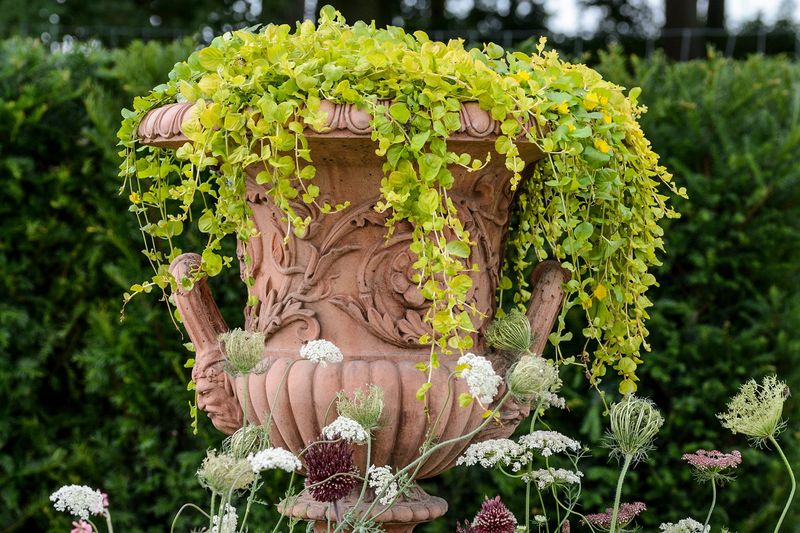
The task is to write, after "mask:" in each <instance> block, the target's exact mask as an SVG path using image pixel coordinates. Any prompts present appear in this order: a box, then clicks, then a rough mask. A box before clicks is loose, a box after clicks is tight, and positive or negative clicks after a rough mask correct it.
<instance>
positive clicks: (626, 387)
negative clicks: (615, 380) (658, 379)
mask: <svg viewBox="0 0 800 533" xmlns="http://www.w3.org/2000/svg"><path fill="white" fill-rule="evenodd" d="M636 388H637V387H636V383H634V382H633V380H630V379H624V380H622V382H620V384H619V393H620V394H623V395H624V394H633V393H634V392H636Z"/></svg>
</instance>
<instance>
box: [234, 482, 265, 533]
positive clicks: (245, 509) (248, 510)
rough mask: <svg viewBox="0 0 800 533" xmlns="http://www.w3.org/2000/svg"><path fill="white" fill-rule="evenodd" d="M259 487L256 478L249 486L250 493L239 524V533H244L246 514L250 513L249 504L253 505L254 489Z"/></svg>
mask: <svg viewBox="0 0 800 533" xmlns="http://www.w3.org/2000/svg"><path fill="white" fill-rule="evenodd" d="M259 487H261V485H259V484H258V479H256V480H255V481H253V485H252V486H251V487H250V495H249V496H248V497H247V505H246V506H245V508H244V517H243V518H242V523H241V524H240V525H239V533H244V525H245V524H246V523H247V515H248V514H250V506H251V505H253V500H255V498H256V490H258V488H259Z"/></svg>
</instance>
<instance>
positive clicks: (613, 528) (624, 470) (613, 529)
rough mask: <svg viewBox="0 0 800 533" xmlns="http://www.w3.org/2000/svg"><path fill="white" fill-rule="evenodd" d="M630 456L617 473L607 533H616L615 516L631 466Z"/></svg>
mask: <svg viewBox="0 0 800 533" xmlns="http://www.w3.org/2000/svg"><path fill="white" fill-rule="evenodd" d="M632 459H633V456H632V455H626V456H625V461H624V462H623V463H622V470H621V471H620V473H619V479H618V480H617V493H616V495H615V496H614V509H613V511H612V512H611V529H610V530H609V533H616V531H617V514H619V501H620V499H622V484H623V483H624V482H625V474H627V473H628V467H630V466H631V460H632Z"/></svg>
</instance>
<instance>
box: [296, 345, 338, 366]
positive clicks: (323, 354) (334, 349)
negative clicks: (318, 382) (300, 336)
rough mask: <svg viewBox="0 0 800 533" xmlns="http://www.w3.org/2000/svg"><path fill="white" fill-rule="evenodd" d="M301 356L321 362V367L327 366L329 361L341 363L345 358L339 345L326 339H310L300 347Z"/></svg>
mask: <svg viewBox="0 0 800 533" xmlns="http://www.w3.org/2000/svg"><path fill="white" fill-rule="evenodd" d="M300 357H302V358H303V359H308V360H309V361H313V362H314V363H319V366H321V367H325V366H327V364H328V363H341V362H342V361H343V360H344V356H343V355H342V351H341V350H340V349H339V347H338V346H336V345H335V344H333V343H332V342H331V341H326V340H325V339H317V340H313V341H308V342H307V343H305V344H304V345H302V346H301V347H300Z"/></svg>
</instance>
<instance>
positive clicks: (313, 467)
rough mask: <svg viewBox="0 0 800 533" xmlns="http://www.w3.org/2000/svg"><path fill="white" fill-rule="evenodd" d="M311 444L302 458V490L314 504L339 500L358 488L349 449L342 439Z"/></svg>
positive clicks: (351, 453)
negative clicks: (304, 479)
mask: <svg viewBox="0 0 800 533" xmlns="http://www.w3.org/2000/svg"><path fill="white" fill-rule="evenodd" d="M317 440H318V442H315V443H313V444H311V445H310V446H309V447H308V449H307V450H306V453H305V454H304V456H303V463H304V464H305V467H306V473H307V477H306V487H308V492H309V493H310V494H311V497H312V498H314V499H315V500H317V501H318V502H327V503H331V502H335V501H337V500H341V499H342V498H344V497H345V496H347V495H348V494H350V492H351V491H352V490H353V488H354V487H355V486H356V485H358V478H357V477H356V475H357V474H358V468H357V467H356V465H355V463H354V462H353V449H352V448H351V447H350V444H349V443H348V442H347V441H344V440H338V441H336V442H319V441H324V440H325V439H324V437H322V436H320V437H319V438H318V439H317Z"/></svg>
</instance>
